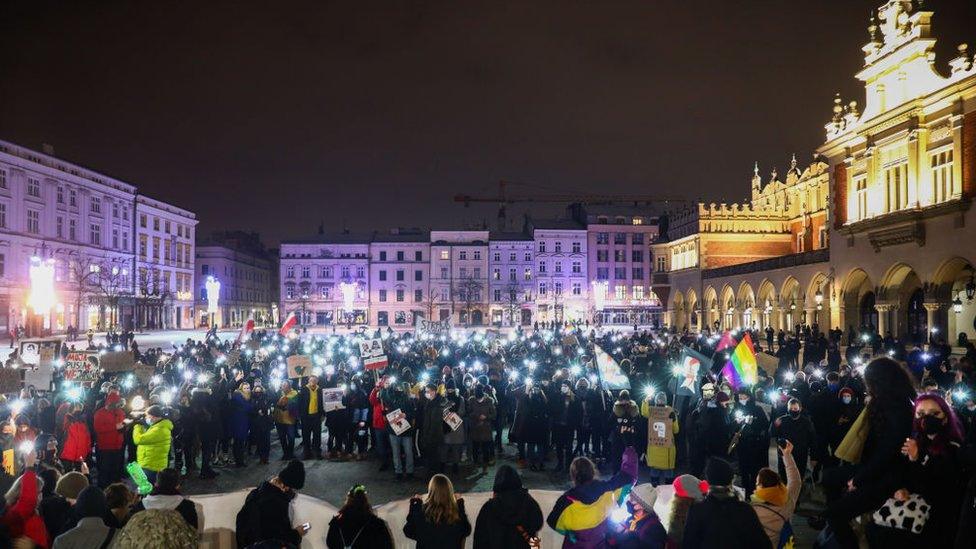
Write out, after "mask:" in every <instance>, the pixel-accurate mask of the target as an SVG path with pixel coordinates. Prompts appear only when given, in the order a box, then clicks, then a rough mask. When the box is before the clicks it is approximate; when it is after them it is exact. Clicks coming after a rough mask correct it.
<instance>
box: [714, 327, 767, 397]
mask: <svg viewBox="0 0 976 549" xmlns="http://www.w3.org/2000/svg"><path fill="white" fill-rule="evenodd" d="M722 375H723V376H725V379H727V380H728V382H729V384H730V385H732V387H733V388H734V389H738V388H739V387H741V386H743V385H752V384H754V383H756V381H758V380H759V365H758V364H757V362H756V351H755V349H754V348H753V346H752V337H751V336H750V335H749V332H746V333H745V335H744V336H743V337H742V340H741V341H739V344H738V345H736V346H735V350H734V351H732V356H731V358H729V361H728V362H726V363H725V366H724V367H723V368H722Z"/></svg>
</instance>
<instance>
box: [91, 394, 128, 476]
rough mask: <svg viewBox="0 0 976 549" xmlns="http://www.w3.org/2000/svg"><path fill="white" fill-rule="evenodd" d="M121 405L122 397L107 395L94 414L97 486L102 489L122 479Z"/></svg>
mask: <svg viewBox="0 0 976 549" xmlns="http://www.w3.org/2000/svg"><path fill="white" fill-rule="evenodd" d="M122 405H123V402H122V397H120V396H119V394H118V393H109V394H108V395H107V396H106V397H105V405H104V406H103V407H101V408H99V409H98V410H97V411H96V412H95V417H94V422H93V423H94V426H95V445H96V447H97V448H98V450H97V452H96V459H97V461H96V463H97V464H98V485H99V486H100V487H102V488H105V487H107V486H108V485H110V484H112V483H114V482H118V481H119V479H121V478H122V446H123V445H124V442H125V437H124V435H123V431H124V430H125V423H124V422H125V412H124V411H123V410H122Z"/></svg>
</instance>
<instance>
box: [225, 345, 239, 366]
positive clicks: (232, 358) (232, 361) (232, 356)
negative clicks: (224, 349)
mask: <svg viewBox="0 0 976 549" xmlns="http://www.w3.org/2000/svg"><path fill="white" fill-rule="evenodd" d="M240 359H241V350H240V349H231V351H230V352H229V353H227V362H226V364H225V366H227V367H228V368H233V367H235V366H237V361H238V360H240Z"/></svg>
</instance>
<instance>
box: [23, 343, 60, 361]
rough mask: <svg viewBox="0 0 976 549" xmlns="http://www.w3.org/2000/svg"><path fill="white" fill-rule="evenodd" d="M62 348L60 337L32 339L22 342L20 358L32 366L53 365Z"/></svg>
mask: <svg viewBox="0 0 976 549" xmlns="http://www.w3.org/2000/svg"><path fill="white" fill-rule="evenodd" d="M60 350H61V340H59V339H32V340H27V341H21V342H20V353H19V354H20V360H21V362H23V363H24V364H27V365H30V366H45V367H50V366H53V364H54V361H55V360H57V358H58V354H59V353H58V352H59V351H60Z"/></svg>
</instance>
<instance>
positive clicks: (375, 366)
mask: <svg viewBox="0 0 976 549" xmlns="http://www.w3.org/2000/svg"><path fill="white" fill-rule="evenodd" d="M388 363H389V361H388V360H387V359H386V355H380V356H377V357H372V358H367V359H366V360H364V361H363V368H364V369H366V370H382V369H383V368H386V365H387V364H388Z"/></svg>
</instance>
